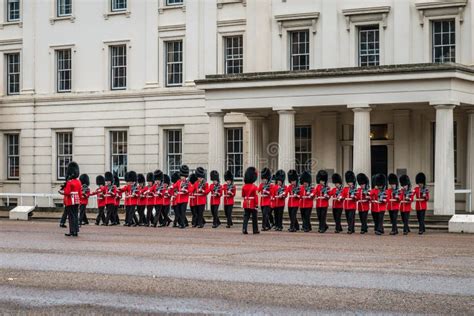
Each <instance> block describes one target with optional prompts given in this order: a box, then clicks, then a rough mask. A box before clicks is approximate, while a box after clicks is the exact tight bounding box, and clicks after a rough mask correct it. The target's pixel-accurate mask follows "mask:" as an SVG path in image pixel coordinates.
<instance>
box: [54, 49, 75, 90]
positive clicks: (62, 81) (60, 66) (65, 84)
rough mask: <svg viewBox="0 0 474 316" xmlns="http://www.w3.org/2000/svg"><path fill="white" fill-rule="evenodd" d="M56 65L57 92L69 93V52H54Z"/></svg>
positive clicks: (70, 77)
mask: <svg viewBox="0 0 474 316" xmlns="http://www.w3.org/2000/svg"><path fill="white" fill-rule="evenodd" d="M56 60H57V62H56V64H57V66H56V67H57V74H56V77H57V87H56V89H57V91H58V92H69V91H71V86H72V69H71V65H72V63H71V50H70V49H62V50H57V51H56Z"/></svg>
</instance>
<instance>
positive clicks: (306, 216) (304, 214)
mask: <svg viewBox="0 0 474 316" xmlns="http://www.w3.org/2000/svg"><path fill="white" fill-rule="evenodd" d="M312 210H313V209H312V208H310V207H309V208H301V209H300V212H301V219H302V220H303V230H304V231H305V232H308V231H311V230H312V227H311V211H312Z"/></svg>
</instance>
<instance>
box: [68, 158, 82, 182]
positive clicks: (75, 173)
mask: <svg viewBox="0 0 474 316" xmlns="http://www.w3.org/2000/svg"><path fill="white" fill-rule="evenodd" d="M79 173H80V171H79V165H78V164H77V163H76V162H74V161H71V162H70V163H69V164H68V165H67V169H66V179H76V178H79Z"/></svg>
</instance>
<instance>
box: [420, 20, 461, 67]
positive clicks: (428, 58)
mask: <svg viewBox="0 0 474 316" xmlns="http://www.w3.org/2000/svg"><path fill="white" fill-rule="evenodd" d="M450 19H454V21H455V33H456V35H455V37H456V39H455V43H456V62H457V63H462V62H463V61H462V58H461V51H462V41H461V29H462V27H461V21H460V20H461V19H460V17H459V15H440V16H430V17H424V19H423V32H424V33H423V39H424V43H423V45H424V56H423V60H424V62H426V63H432V62H433V32H432V27H433V23H432V21H439V20H450Z"/></svg>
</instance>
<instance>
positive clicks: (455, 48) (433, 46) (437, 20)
mask: <svg viewBox="0 0 474 316" xmlns="http://www.w3.org/2000/svg"><path fill="white" fill-rule="evenodd" d="M443 22H452V24H453V27H454V45H445V44H443V43H441V45H440V46H438V47H442V48H443V47H447V46H448V47H450V46H454V61H444V60H443V61H435V26H434V24H435V23H443ZM456 30H457V27H456V19H455V18H448V19H432V20H431V21H430V33H431V62H432V63H446V62H453V63H455V62H456V60H457V59H456V55H457V50H458V47H457V46H458V43H457V41H456V40H457V38H456V37H457V36H456ZM450 33H451V32H450ZM441 34H443V33H441ZM442 40H443V39H441V41H442Z"/></svg>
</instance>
